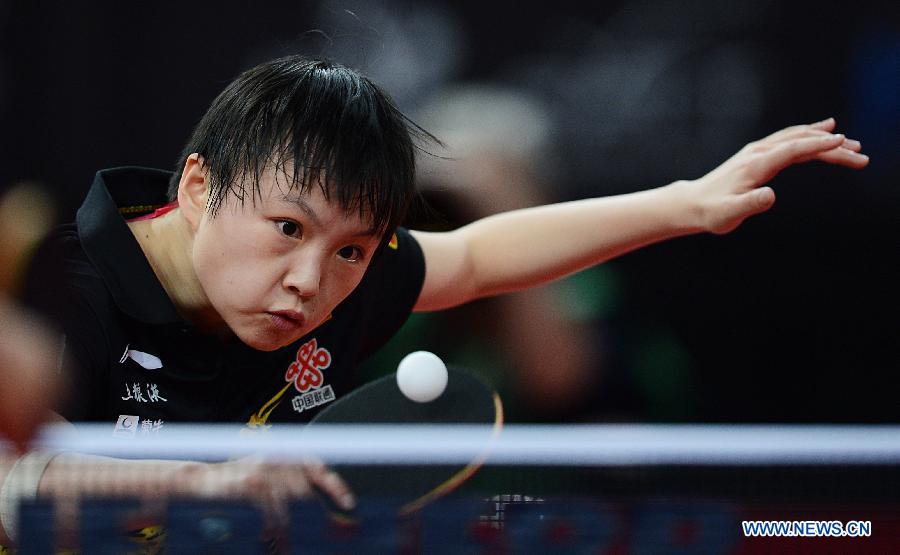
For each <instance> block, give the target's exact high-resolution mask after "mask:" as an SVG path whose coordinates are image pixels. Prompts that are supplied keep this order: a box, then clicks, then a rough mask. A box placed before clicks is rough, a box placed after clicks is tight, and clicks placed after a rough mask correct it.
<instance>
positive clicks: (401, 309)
mask: <svg viewBox="0 0 900 555" xmlns="http://www.w3.org/2000/svg"><path fill="white" fill-rule="evenodd" d="M424 281H425V257H424V255H423V254H422V248H421V247H420V246H419V243H418V242H417V241H416V240H415V238H413V236H412V235H411V234H410V233H409V231H407V230H406V229H403V228H400V229H398V230H397V232H396V233H395V234H394V237H393V238H392V239H391V241H390V243H389V244H388V245H387V246H386V247H384V250H383V251H382V252H381V253H380V254H379V256H378V258H377V259H376V260H375V261H373V262H372V266H371V267H370V268H369V271H368V272H367V273H366V276H365V277H364V278H363V281H362V283H361V284H360V286H359V287H358V288H357V290H356V291H354V293H353V296H352V297H351V299H352V300H351V305H353V306H354V310H355V312H356V315H355V316H356V317H357V318H358V322H357V326H356V327H357V332H358V333H359V336H360V349H359V351H358V353H357V362H362V361H363V360H365V359H366V358H368V357H369V356H371V355H372V354H373V353H374V352H375V351H377V350H378V349H379V348H381V346H382V345H384V344H385V343H387V341H388V340H389V339H390V338H391V337H393V336H394V334H395V333H397V331H398V330H399V329H400V327H401V326H402V325H403V324H404V323H405V322H406V320H407V318H409V315H410V314H411V313H412V310H413V307H414V306H415V305H416V301H418V299H419V294H420V293H421V291H422V285H423V283H424ZM348 300H349V299H348Z"/></svg>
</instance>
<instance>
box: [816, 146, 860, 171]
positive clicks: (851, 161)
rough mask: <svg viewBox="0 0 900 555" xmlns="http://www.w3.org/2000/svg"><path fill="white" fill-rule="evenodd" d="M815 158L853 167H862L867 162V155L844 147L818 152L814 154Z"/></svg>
mask: <svg viewBox="0 0 900 555" xmlns="http://www.w3.org/2000/svg"><path fill="white" fill-rule="evenodd" d="M816 159H817V160H821V161H823V162H828V163H829V164H838V165H840V166H846V167H848V168H854V169H860V168H864V167H866V166H867V165H868V164H869V157H868V156H866V155H865V154H861V153H859V152H856V151H854V150H851V149H848V148H844V147H838V148H833V149H831V150H827V151H825V152H820V153H819V154H817V155H816Z"/></svg>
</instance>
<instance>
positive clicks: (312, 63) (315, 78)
mask: <svg viewBox="0 0 900 555" xmlns="http://www.w3.org/2000/svg"><path fill="white" fill-rule="evenodd" d="M413 137H416V138H417V139H427V140H430V141H433V142H435V143H437V144H441V143H440V141H439V140H438V139H436V138H435V137H434V136H433V135H431V134H430V133H428V132H427V131H425V130H424V129H422V128H421V127H419V126H418V125H416V124H415V123H414V122H412V121H411V120H410V119H409V118H407V117H406V116H405V115H403V113H401V112H400V110H399V109H398V108H397V107H396V106H395V105H394V103H393V101H392V100H391V99H390V97H389V96H388V95H387V93H385V92H384V91H383V90H382V89H381V88H380V87H378V86H377V85H375V84H374V83H372V82H371V81H370V80H369V79H368V78H366V77H365V76H363V75H361V74H360V73H359V72H357V71H355V70H353V69H349V68H346V67H344V66H341V65H339V64H336V63H333V62H329V61H325V60H313V59H308V58H305V57H302V56H288V57H285V58H279V59H277V60H273V61H270V62H266V63H264V64H261V65H259V66H256V67H254V68H252V69H249V70H247V71H245V72H244V73H242V74H241V75H240V76H238V78H237V79H235V80H234V81H233V82H232V83H231V84H230V85H228V87H226V88H225V90H224V91H222V93H221V94H219V96H218V97H216V99H215V100H214V101H213V103H212V105H211V106H210V107H209V110H207V112H206V114H205V115H204V116H203V119H201V120H200V122H199V123H198V124H197V127H196V128H195V129H194V132H193V134H192V135H191V138H190V140H189V141H188V143H187V145H186V146H185V149H184V152H183V153H182V156H181V158H180V159H179V161H178V165H177V166H176V172H175V176H174V177H173V179H172V182H171V183H170V185H169V199H170V200H175V198H176V197H177V194H178V182H179V180H180V177H181V172H182V168H183V167H184V163H185V161H186V160H187V157H188V156H190V155H191V154H192V153H195V152H196V153H198V154H200V155H201V156H202V157H203V160H202V167H203V168H204V169H206V170H207V171H208V178H209V180H210V195H209V200H208V206H207V208H208V210H209V211H210V213H211V214H212V215H213V216H215V215H216V213H217V211H218V209H219V208H220V207H221V205H222V203H223V201H224V200H225V198H226V195H227V194H229V193H230V194H234V195H235V196H236V197H237V198H238V199H239V200H240V201H241V202H244V200H245V199H246V197H247V196H248V194H249V196H250V197H251V200H254V196H255V195H256V194H259V191H260V188H259V186H260V176H261V175H262V173H263V171H264V170H265V169H266V167H267V166H268V165H269V164H272V165H273V166H274V168H275V169H276V170H277V171H280V172H284V174H285V175H286V176H287V170H286V164H287V163H293V172H292V175H290V176H287V177H288V178H289V183H290V187H291V188H292V189H293V188H297V189H298V190H299V191H300V192H301V193H303V192H307V191H309V189H310V187H312V186H313V185H314V184H318V185H319V186H320V187H321V189H322V192H323V193H324V195H325V198H326V199H328V200H329V201H330V200H331V199H332V198H335V199H336V200H337V201H338V203H339V204H340V206H341V207H342V208H343V209H344V210H345V212H347V213H350V212H352V211H354V210H355V211H358V212H359V214H360V216H361V217H364V218H368V219H369V221H371V223H372V226H373V229H375V230H376V231H377V232H380V233H386V232H390V231H393V230H394V229H395V228H396V227H397V226H398V225H400V223H401V221H402V220H403V218H404V217H405V215H406V212H407V210H408V208H409V205H410V203H411V201H412V199H413V197H414V195H415V150H416V148H418V146H417V145H416V144H414V142H413ZM248 182H249V185H250V186H251V188H249V189H248Z"/></svg>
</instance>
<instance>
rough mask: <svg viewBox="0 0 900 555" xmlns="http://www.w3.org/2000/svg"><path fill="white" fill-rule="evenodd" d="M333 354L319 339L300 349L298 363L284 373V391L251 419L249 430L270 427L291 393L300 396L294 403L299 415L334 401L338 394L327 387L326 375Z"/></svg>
mask: <svg viewBox="0 0 900 555" xmlns="http://www.w3.org/2000/svg"><path fill="white" fill-rule="evenodd" d="M331 361H332V357H331V353H330V352H329V351H328V349H326V348H324V347H319V342H318V340H317V339H316V338H312V339H310V340H309V341H307V342H306V343H304V344H303V345H301V346H300V348H299V349H297V355H296V357H295V359H294V362H292V363H291V364H290V366H288V368H287V370H286V371H285V373H284V381H285V382H287V383H285V385H284V387H282V388H281V390H280V391H278V393H276V394H275V395H274V396H273V397H272V398H271V399H269V400H268V401H266V403H265V404H264V405H263V406H262V407H260V409H259V410H258V411H256V413H254V414H252V415H251V416H250V419H249V420H248V421H247V427H248V428H251V429H255V428H260V427H265V426H267V425H268V423H269V416H270V415H271V414H272V411H273V410H275V408H276V407H277V406H278V405H279V404H280V403H281V400H282V398H284V395H285V394H286V393H287V392H288V390H289V389H291V388H293V389H295V390H296V391H297V392H298V393H300V395H297V396H295V397H294V398H293V400H292V401H291V406H292V407H293V408H294V410H296V411H297V412H303V411H306V410H309V409H311V408H315V407H318V406H320V405H324V404H325V403H330V402H331V401H334V399H335V395H334V390H333V389H332V388H331V386H330V385H326V384H325V374H324V371H325V370H326V369H328V367H329V366H331Z"/></svg>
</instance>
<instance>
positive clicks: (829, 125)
mask: <svg viewBox="0 0 900 555" xmlns="http://www.w3.org/2000/svg"><path fill="white" fill-rule="evenodd" d="M835 125H837V122H835V121H834V118H826V119H823V120H822V121H817V122H816V123H812V124H810V127H815V128H816V129H822V130H824V131H831V130H832V129H834V126H835Z"/></svg>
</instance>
